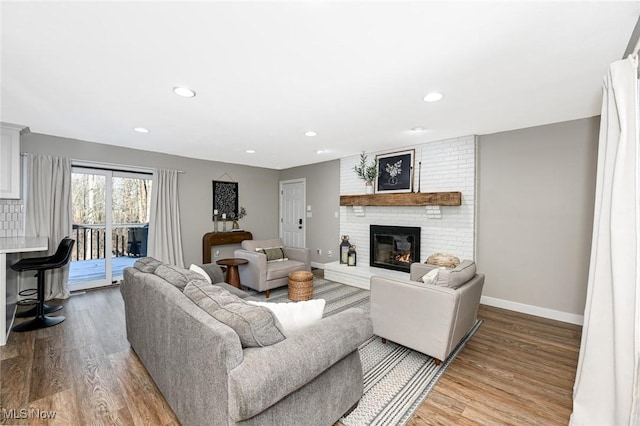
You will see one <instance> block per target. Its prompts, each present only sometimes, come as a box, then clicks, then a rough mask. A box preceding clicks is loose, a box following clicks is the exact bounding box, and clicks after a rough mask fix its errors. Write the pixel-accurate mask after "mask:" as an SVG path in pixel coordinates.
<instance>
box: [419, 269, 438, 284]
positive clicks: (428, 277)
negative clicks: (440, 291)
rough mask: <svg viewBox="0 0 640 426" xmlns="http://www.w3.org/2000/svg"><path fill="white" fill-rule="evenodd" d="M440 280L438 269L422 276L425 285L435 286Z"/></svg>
mask: <svg viewBox="0 0 640 426" xmlns="http://www.w3.org/2000/svg"><path fill="white" fill-rule="evenodd" d="M437 280H438V269H432V270H431V271H429V272H427V273H426V274H424V275H423V276H422V282H423V283H425V284H435V283H436V281H437Z"/></svg>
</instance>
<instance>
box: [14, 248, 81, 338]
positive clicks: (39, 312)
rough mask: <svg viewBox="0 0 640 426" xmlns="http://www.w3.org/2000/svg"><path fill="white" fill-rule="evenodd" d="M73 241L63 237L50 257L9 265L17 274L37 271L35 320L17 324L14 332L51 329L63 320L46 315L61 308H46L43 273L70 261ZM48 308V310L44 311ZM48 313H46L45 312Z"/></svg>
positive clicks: (62, 318)
mask: <svg viewBox="0 0 640 426" xmlns="http://www.w3.org/2000/svg"><path fill="white" fill-rule="evenodd" d="M74 243H75V240H72V239H71V238H69V237H65V238H63V239H62V241H60V244H59V245H58V249H57V250H56V252H55V254H53V255H52V256H45V257H31V258H27V259H22V260H19V261H17V262H16V263H14V264H13V265H11V269H13V270H14V271H18V272H23V271H37V272H36V277H38V289H37V294H38V295H37V299H36V306H35V310H33V309H32V310H30V311H28V312H29V313H30V312H32V311H33V314H34V315H35V318H34V319H32V320H29V321H26V322H23V323H21V324H18V325H16V326H14V327H13V328H12V330H13V331H15V332H21V331H31V330H38V329H40V328H45V327H51V326H54V325H56V324H60V323H61V322H62V321H64V320H65V317H63V316H57V317H48V316H45V314H47V313H51V312H55V311H58V310H60V309H62V306H59V307H58V306H48V305H45V303H44V273H45V271H47V270H48V269H57V268H61V267H63V266H64V265H66V264H67V263H69V260H71V250H72V249H73V245H74ZM45 306H48V309H45ZM47 311H48V312H47Z"/></svg>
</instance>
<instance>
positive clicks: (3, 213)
mask: <svg viewBox="0 0 640 426" xmlns="http://www.w3.org/2000/svg"><path fill="white" fill-rule="evenodd" d="M0 237H24V205H23V203H22V200H2V199H0Z"/></svg>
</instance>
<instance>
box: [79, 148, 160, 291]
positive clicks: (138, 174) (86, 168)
mask: <svg viewBox="0 0 640 426" xmlns="http://www.w3.org/2000/svg"><path fill="white" fill-rule="evenodd" d="M121 167H122V168H120V166H118V168H114V167H113V166H112V165H110V164H102V163H93V162H86V161H76V160H73V161H72V163H71V173H80V174H94V175H100V176H105V208H106V209H107V211H106V212H105V228H106V229H107V230H109V231H110V232H109V233H111V232H112V231H113V178H129V179H142V176H143V175H146V176H148V178H147V179H148V180H150V181H151V185H152V188H153V186H155V183H156V174H155V173H153V171H152V170H151V169H144V168H140V167H129V166H121ZM105 234H106V232H105ZM112 252H113V242H112V239H111V238H107V239H105V276H104V278H102V279H99V280H91V281H82V282H76V283H69V282H67V288H68V289H69V291H80V290H88V289H93V288H99V287H105V286H110V285H115V284H116V281H117V280H119V279H122V276H120V275H115V276H114V275H113V265H112V263H113V256H107V253H112Z"/></svg>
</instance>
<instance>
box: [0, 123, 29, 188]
mask: <svg viewBox="0 0 640 426" xmlns="http://www.w3.org/2000/svg"><path fill="white" fill-rule="evenodd" d="M0 128H1V129H2V139H1V140H0V198H12V199H19V198H20V183H21V180H20V132H21V131H22V130H23V129H24V128H25V127H24V126H15V125H12V124H6V123H2V124H1V125H0Z"/></svg>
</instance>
